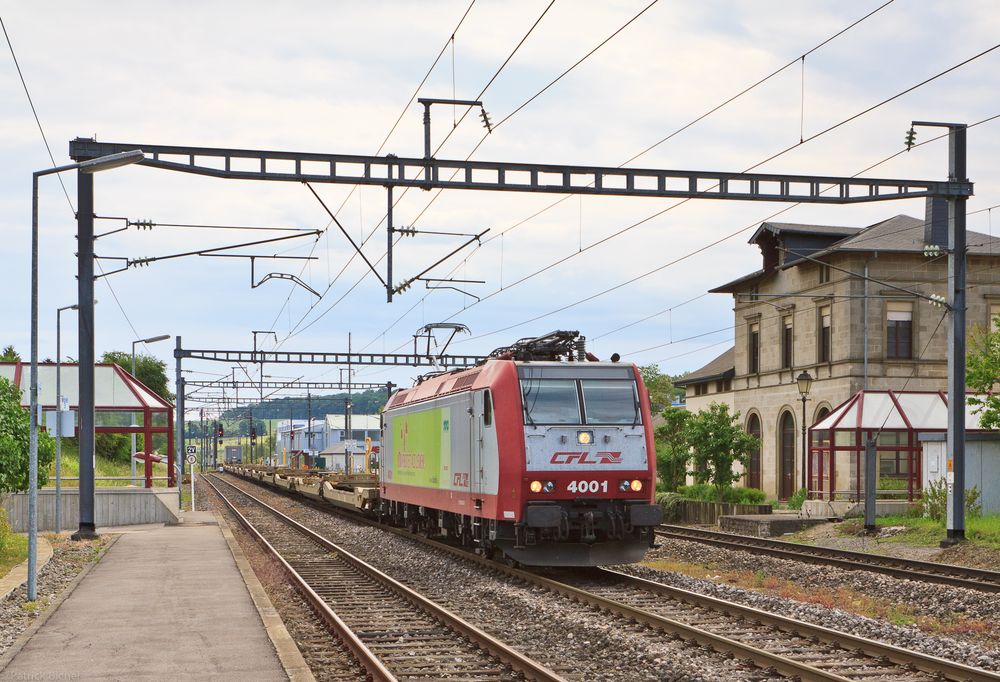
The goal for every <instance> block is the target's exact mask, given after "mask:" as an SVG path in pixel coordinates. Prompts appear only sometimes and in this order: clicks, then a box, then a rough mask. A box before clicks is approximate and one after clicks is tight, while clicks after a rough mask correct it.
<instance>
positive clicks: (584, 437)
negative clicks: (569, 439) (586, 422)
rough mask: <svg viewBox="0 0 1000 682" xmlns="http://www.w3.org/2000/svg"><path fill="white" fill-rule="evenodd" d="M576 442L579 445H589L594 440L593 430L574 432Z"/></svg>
mask: <svg viewBox="0 0 1000 682" xmlns="http://www.w3.org/2000/svg"><path fill="white" fill-rule="evenodd" d="M576 442H577V443H579V444H580V445H590V444H591V443H593V442H594V432H593V431H577V432H576Z"/></svg>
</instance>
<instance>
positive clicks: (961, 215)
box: [941, 125, 968, 546]
mask: <svg viewBox="0 0 1000 682" xmlns="http://www.w3.org/2000/svg"><path fill="white" fill-rule="evenodd" d="M965 152H966V126H964V125H953V126H950V127H949V133H948V179H949V180H951V181H958V182H967V181H968V178H967V177H966V175H965V173H966V168H965ZM966 201H967V199H966V197H964V196H961V197H952V198H951V199H949V201H948V283H949V285H950V286H949V287H948V299H949V300H948V303H949V305H950V315H951V334H949V335H948V442H947V448H948V455H947V456H948V471H947V474H946V475H947V479H948V480H947V485H948V494H949V498H950V499H949V500H948V501H949V504H948V524H947V529H948V535H947V537H946V538H945V540H944V541H942V543H941V544H942V546H948V545H953V544H956V543H958V542H961V541H963V540H964V539H965V268H966V258H967V254H966V235H965V210H966Z"/></svg>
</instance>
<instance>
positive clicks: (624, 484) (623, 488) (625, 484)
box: [618, 481, 632, 493]
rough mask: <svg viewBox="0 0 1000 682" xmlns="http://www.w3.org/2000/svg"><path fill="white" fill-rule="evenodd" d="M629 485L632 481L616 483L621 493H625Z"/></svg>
mask: <svg viewBox="0 0 1000 682" xmlns="http://www.w3.org/2000/svg"><path fill="white" fill-rule="evenodd" d="M631 485H632V481H620V482H619V483H618V490H620V491H621V492H623V493H627V492H628V489H629V487H630V486H631Z"/></svg>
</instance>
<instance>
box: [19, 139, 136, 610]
mask: <svg viewBox="0 0 1000 682" xmlns="http://www.w3.org/2000/svg"><path fill="white" fill-rule="evenodd" d="M143 158H145V157H144V156H143V153H142V152H141V151H140V150H138V149H134V150H132V151H128V152H122V153H120V154H109V155H108V156H101V157H98V158H96V159H90V160H88V161H81V162H79V163H71V164H69V165H66V166H56V167H55V168H46V169H45V170H40V171H35V172H34V173H32V174H31V387H30V389H29V391H30V394H31V416H30V419H31V426H30V436H29V440H28V600H29V601H34V600H35V598H36V597H37V596H38V584H37V578H38V576H37V559H38V178H40V177H42V176H43V175H52V174H53V173H62V172H63V171H68V170H77V171H79V172H80V173H81V174H82V175H81V177H86V178H87V179H88V180H91V181H92V180H93V178H91V177H90V175H91V174H92V173H97V172H99V171H103V170H109V169H111V168H118V167H119V166H125V165H128V164H130V163H136V162H138V161H142V159H143ZM80 210H81V211H82V210H84V207H83V206H81V207H80ZM87 210H89V211H91V220H92V216H93V207H92V206H91V207H90V208H88V209H87ZM77 236H78V237H79V235H77ZM78 246H79V245H78ZM88 248H89V250H88V253H90V255H91V258H93V235H91V236H90V240H89V243H88ZM84 289H86V291H87V292H88V295H87V296H85V297H80V300H79V301H78V302H77V303H78V305H82V306H83V308H84V310H86V311H87V313H88V315H87V318H86V322H87V323H88V324H89V323H90V322H92V321H93V312H94V282H93V280H92V279H91V281H89V282H87V286H86V287H84V285H83V283H82V282H81V283H80V290H79V291H80V293H83V291H84ZM87 333H88V334H89V337H90V340H91V342H92V341H93V330H92V329H91V330H88V331H87ZM80 336H81V338H82V337H83V334H81V335H80ZM81 346H82V343H81ZM80 361H81V363H82V362H83V358H82V357H81V359H80ZM90 362H91V364H93V354H92V353H91V357H90ZM92 375H93V367H91V376H92ZM81 383H82V382H81ZM91 388H93V386H92V385H91ZM90 403H91V404H90V408H91V413H90V415H89V422H90V426H91V428H93V400H92V399H91V400H90ZM81 435H82V434H81ZM93 441H94V439H93V432H91V437H90V441H89V442H90V450H91V454H92V453H93ZM80 455H81V456H80V475H81V478H82V476H83V471H84V466H83V464H84V459H85V458H84V456H83V455H84V453H83V449H82V448H81V451H80ZM93 464H94V463H93V459H91V460H90V461H89V466H90V471H89V477H90V484H91V488H93V482H94V471H93ZM80 484H81V490H80V502H81V504H82V503H83V489H82V484H83V480H81V481H80ZM92 494H93V490H91V495H92ZM91 508H93V499H91ZM80 518H81V524H82V523H83V516H82V515H81V517H80ZM91 525H93V523H91ZM90 532H91V533H93V528H91V529H90Z"/></svg>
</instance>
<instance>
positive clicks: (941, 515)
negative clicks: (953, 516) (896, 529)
mask: <svg viewBox="0 0 1000 682" xmlns="http://www.w3.org/2000/svg"><path fill="white" fill-rule="evenodd" d="M980 497H981V496H980V494H979V488H977V487H976V486H972V487H971V488H966V490H965V515H966V516H968V517H970V518H977V517H979V516H982V514H983V505H982V502H981V501H980ZM920 503H921V506H922V510H923V513H924V515H925V516H927V517H928V518H930V519H933V520H935V521H944V520H945V519H947V518H948V484H947V483H945V480H944V479H943V478H940V479H938V480H937V481H931V482H930V483H928V484H927V487H926V488H925V489H924V492H923V495H922V496H921V498H920Z"/></svg>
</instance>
